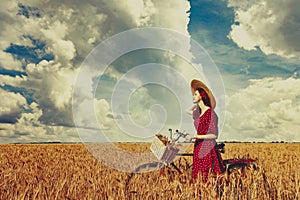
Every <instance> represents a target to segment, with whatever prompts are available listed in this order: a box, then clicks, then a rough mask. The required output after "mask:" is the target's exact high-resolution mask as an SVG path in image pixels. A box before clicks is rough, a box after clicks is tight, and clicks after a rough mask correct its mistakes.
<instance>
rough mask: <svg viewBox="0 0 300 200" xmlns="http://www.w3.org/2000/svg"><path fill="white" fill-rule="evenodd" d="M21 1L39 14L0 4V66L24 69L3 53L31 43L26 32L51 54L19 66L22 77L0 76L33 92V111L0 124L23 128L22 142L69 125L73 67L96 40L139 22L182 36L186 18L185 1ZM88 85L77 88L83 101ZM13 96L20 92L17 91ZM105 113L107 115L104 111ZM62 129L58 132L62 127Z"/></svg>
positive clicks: (14, 4)
mask: <svg viewBox="0 0 300 200" xmlns="http://www.w3.org/2000/svg"><path fill="white" fill-rule="evenodd" d="M24 5H25V6H31V7H36V8H37V9H38V11H39V12H40V16H41V17H40V18H36V17H34V16H30V17H29V18H27V17H25V16H22V15H17V13H18V12H19V9H20V8H19V7H18V2H16V1H4V2H2V3H1V8H0V16H1V19H3V20H1V22H0V25H1V30H0V37H1V41H0V58H1V59H0V60H1V61H0V64H1V67H2V68H5V69H13V70H17V71H24V69H22V68H21V66H22V65H21V62H20V61H18V60H15V59H14V58H13V56H12V55H10V54H7V53H5V52H4V50H5V49H7V48H8V47H9V46H10V45H11V44H16V45H20V46H27V47H32V46H33V44H32V41H31V40H30V39H29V38H26V37H24V36H31V37H32V38H33V39H35V40H38V41H40V42H45V44H46V49H45V51H46V52H47V53H48V54H52V55H53V56H54V60H52V61H46V60H42V61H40V62H39V63H37V64H34V63H29V64H28V65H27V66H26V69H25V72H26V73H27V76H26V77H25V76H23V77H18V76H17V77H7V76H1V81H0V84H1V85H10V86H13V87H16V88H19V87H22V88H25V89H30V90H33V91H34V96H33V99H34V100H35V102H36V103H37V107H38V109H31V112H29V113H20V114H21V116H19V117H18V122H17V123H16V124H12V125H9V124H1V126H5V127H6V128H5V129H6V130H7V131H8V130H10V131H11V130H14V129H15V132H18V133H22V132H23V133H24V134H23V135H22V134H20V135H22V136H20V135H18V137H19V138H22V139H24V141H27V140H31V139H33V138H34V137H33V135H34V134H35V135H36V136H37V137H40V138H43V139H46V138H47V137H46V136H47V134H48V133H49V134H50V135H51V134H52V133H53V131H55V130H56V129H57V130H58V129H59V128H54V127H60V126H52V125H62V127H63V125H64V124H67V125H71V124H72V110H71V108H72V101H71V98H72V89H73V85H74V81H75V79H76V76H77V72H78V68H79V67H80V64H81V62H82V61H83V59H84V58H85V57H86V56H87V55H88V53H90V51H91V50H92V49H93V48H94V47H95V46H96V45H97V44H98V43H100V42H101V41H103V40H104V39H107V38H108V37H110V36H112V35H114V34H117V33H119V32H122V31H125V30H128V29H131V28H136V27H142V26H157V27H164V28H171V29H175V30H177V31H180V32H182V33H186V34H187V25H188V21H189V18H188V14H187V13H186V11H187V10H188V9H189V3H188V1H177V2H174V1H171V0H168V1H163V2H161V1H159V0H155V1H154V0H153V1H151V0H130V1H126V2H125V1H88V2H87V1H75V2H69V1H58V0H54V1H47V0H44V1H36V0H30V1H27V2H26V4H25V3H24ZM92 83H93V82H92V80H87V81H86V82H85V83H84V84H90V88H88V89H87V90H86V91H83V93H82V95H83V97H82V98H83V99H84V98H85V93H86V92H92ZM3 94H6V93H3ZM18 95H19V96H21V94H18ZM7 96H8V97H10V96H11V94H7ZM15 96H16V95H15ZM21 97H22V96H21ZM14 99H17V97H14ZM15 101H16V100H13V101H12V102H15ZM102 103H103V102H102ZM25 104H26V102H25ZM26 106H27V107H30V106H32V105H26ZM18 112H21V111H18ZM103 112H104V111H103ZM105 112H108V113H109V111H107V110H105ZM105 112H104V113H105ZM105 115H107V114H105ZM32 119H34V120H36V122H35V123H36V124H38V123H39V124H38V125H37V126H34V125H33V124H31V122H32ZM34 120H33V121H34ZM106 120H108V121H107V122H106V123H107V125H105V127H108V126H111V125H110V123H111V121H110V119H108V118H107V119H106ZM27 122H28V123H27ZM29 122H30V123H29ZM26 123H27V124H26ZM104 124H105V123H104ZM23 125H24V126H23ZM30 126H32V129H30ZM9 127H10V128H9ZM22 127H24V130H22ZM35 128H36V129H35ZM65 128H66V127H65ZM25 129H26V130H25ZM66 129H67V128H66ZM66 129H64V130H65V131H66ZM30 130H31V132H30ZM42 130H43V131H42ZM7 131H6V133H7V134H8V135H11V134H13V132H11V133H8V132H7ZM29 132H30V133H29ZM66 132H67V131H66ZM70 132H72V130H70ZM25 133H26V134H25ZM39 133H40V134H39ZM55 134H58V133H55ZM66 135H67V134H66ZM71 135H72V134H71ZM51 138H53V139H54V138H55V137H54V136H53V137H52V136H49V139H51ZM12 140H14V139H12Z"/></svg>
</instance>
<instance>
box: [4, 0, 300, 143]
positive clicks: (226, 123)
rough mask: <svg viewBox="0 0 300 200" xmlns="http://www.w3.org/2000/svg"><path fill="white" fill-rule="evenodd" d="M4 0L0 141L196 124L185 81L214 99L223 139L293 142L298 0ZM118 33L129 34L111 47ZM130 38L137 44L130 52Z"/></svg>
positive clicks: (298, 107) (113, 134)
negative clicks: (201, 84)
mask: <svg viewBox="0 0 300 200" xmlns="http://www.w3.org/2000/svg"><path fill="white" fill-rule="evenodd" d="M1 5H2V6H1V8H0V18H1V20H0V26H1V30H0V38H1V40H0V99H1V101H0V143H23V142H25V143H26V142H90V141H97V142H100V141H117V142H118V141H150V140H151V139H152V138H153V135H154V134H156V133H157V132H162V133H164V134H165V135H168V129H169V128H172V129H174V130H175V129H180V130H186V131H187V132H189V133H194V131H195V130H194V127H193V120H192V118H191V116H188V115H187V114H185V112H184V111H185V109H186V108H187V107H188V106H189V105H190V104H191V103H192V100H191V93H190V88H189V85H188V84H189V81H190V80H191V79H192V78H197V79H200V80H202V81H204V82H205V83H206V84H207V85H209V87H211V90H212V92H213V94H214V96H215V97H216V99H217V108H216V112H217V114H218V116H219V138H218V139H219V140H220V141H250V142H251V141H257V142H259V141H260V142H271V141H289V142H299V141H300V133H299V130H300V123H299V120H298V119H300V89H299V87H298V85H299V84H300V79H299V73H300V60H299V59H300V31H299V30H300V13H299V12H298V10H299V9H300V2H299V1H298V0H287V1H284V2H283V1H273V0H253V1H248V0H190V1H184V0H175V1H174V0H127V1H123V0H115V1H105V0H88V1H78V0H73V1H65V0H63V1H58V0H51V1H48V0H39V1H37V0H26V1H22V2H19V1H16V0H13V1H8V0H4V1H2V3H1ZM143 28H159V30H160V32H161V33H163V34H162V35H160V34H158V35H153V34H152V35H151V34H149V35H148V33H150V32H151V30H152V29H146V32H145V33H144V32H142V33H141V32H139V30H145V29H143ZM131 30H136V32H134V31H133V32H130V31H131ZM154 30H157V29H154ZM168 31H169V32H168ZM132 33H133V35H130V34H132ZM153 33H156V32H153ZM167 33H168V34H169V33H172V34H171V36H172V37H170V36H168V35H167ZM164 34H165V35H164ZM123 36H124V37H125V38H130V40H127V41H126V42H125V44H126V45H125V46H124V45H123V46H120V47H119V46H118V41H119V40H117V39H118V38H122V37H123ZM132 36H133V38H131V37H132ZM177 36H178V38H182V41H181V42H180V43H179V44H177V43H176V40H175V39H176V37H177ZM174 40H175V41H174ZM120 41H121V40H120ZM105 42H106V43H105ZM104 44H106V45H107V44H108V46H105V45H104ZM136 44H138V45H142V46H143V45H144V48H140V49H134V47H132V49H131V50H130V51H129V50H128V49H126V48H129V47H131V45H132V46H134V45H136ZM101 45H102V46H101ZM151 45H153V47H158V48H156V49H155V48H148V47H149V46H151ZM155 45H156V46H155ZM160 45H161V46H160ZM198 45H199V46H198ZM159 46H160V47H159ZM115 47H118V49H115ZM123 47H124V49H123ZM125 47H126V48H125ZM200 47H201V48H200ZM199 48H200V50H199ZM170 49H171V50H173V51H170ZM181 53H182V55H180V54H181ZM197 53H198V54H197ZM200 54H201V55H202V54H203V55H204V57H201V59H200V58H199V55H200ZM112 55H114V56H115V57H113V59H111V60H110V62H109V63H107V66H106V68H102V66H104V64H105V63H106V62H108V61H107V60H108V58H111V56H112ZM195 66H196V67H195Z"/></svg>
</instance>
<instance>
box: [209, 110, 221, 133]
mask: <svg viewBox="0 0 300 200" xmlns="http://www.w3.org/2000/svg"><path fill="white" fill-rule="evenodd" d="M208 133H212V134H215V135H216V136H218V134H219V132H218V116H217V114H216V113H215V111H212V112H211V118H210V124H209V128H208Z"/></svg>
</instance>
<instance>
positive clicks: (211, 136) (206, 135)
mask: <svg viewBox="0 0 300 200" xmlns="http://www.w3.org/2000/svg"><path fill="white" fill-rule="evenodd" d="M193 138H194V139H211V140H214V139H217V136H216V135H215V134H212V133H207V134H205V135H194V137H193Z"/></svg>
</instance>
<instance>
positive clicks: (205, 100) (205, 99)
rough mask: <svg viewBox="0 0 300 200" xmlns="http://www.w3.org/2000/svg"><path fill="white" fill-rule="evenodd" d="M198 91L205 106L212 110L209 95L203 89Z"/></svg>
mask: <svg viewBox="0 0 300 200" xmlns="http://www.w3.org/2000/svg"><path fill="white" fill-rule="evenodd" d="M197 90H198V92H199V94H200V96H201V98H202V101H203V103H204V105H206V106H208V107H210V108H211V103H210V100H209V97H208V95H207V93H206V92H205V90H204V89H203V88H198V89H197Z"/></svg>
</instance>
